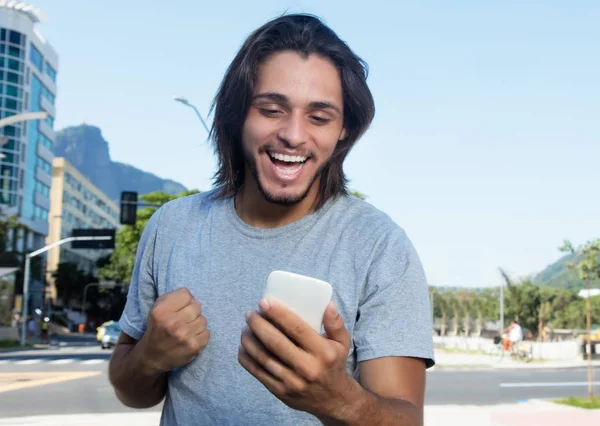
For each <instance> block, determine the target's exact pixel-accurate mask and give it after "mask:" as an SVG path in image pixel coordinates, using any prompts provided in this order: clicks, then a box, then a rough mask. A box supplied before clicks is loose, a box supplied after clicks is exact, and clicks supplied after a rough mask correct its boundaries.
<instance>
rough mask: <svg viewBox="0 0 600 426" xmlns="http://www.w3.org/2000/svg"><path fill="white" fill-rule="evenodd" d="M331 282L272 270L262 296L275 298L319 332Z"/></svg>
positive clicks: (331, 290)
mask: <svg viewBox="0 0 600 426" xmlns="http://www.w3.org/2000/svg"><path fill="white" fill-rule="evenodd" d="M332 293H333V289H332V287H331V284H329V283H327V282H325V281H322V280H319V279H316V278H312V277H307V276H304V275H300V274H295V273H292V272H286V271H273V272H271V273H270V274H269V276H268V278H267V284H266V287H265V291H264V295H263V297H264V298H265V299H269V298H271V299H275V300H276V301H278V302H280V303H282V304H283V305H285V306H286V307H287V308H288V309H290V310H292V311H293V312H294V313H295V314H296V315H298V316H299V317H300V318H302V319H303V320H304V321H306V322H307V323H308V324H309V325H310V326H311V327H312V328H313V330H315V331H316V332H317V333H320V332H321V326H322V324H323V315H324V314H325V310H326V309H327V305H328V304H329V302H330V301H331V296H332Z"/></svg>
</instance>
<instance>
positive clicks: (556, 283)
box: [533, 254, 600, 291]
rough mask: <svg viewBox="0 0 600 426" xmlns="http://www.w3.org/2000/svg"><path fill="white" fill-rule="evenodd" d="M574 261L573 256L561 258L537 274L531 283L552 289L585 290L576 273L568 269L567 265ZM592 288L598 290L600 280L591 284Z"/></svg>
mask: <svg viewBox="0 0 600 426" xmlns="http://www.w3.org/2000/svg"><path fill="white" fill-rule="evenodd" d="M574 259H575V255H574V254H568V255H566V256H563V257H561V258H560V259H558V260H557V261H556V262H554V263H552V264H550V265H548V266H547V267H546V268H545V269H544V270H543V271H541V272H540V273H538V274H537V275H536V276H535V277H534V278H533V281H534V282H535V283H537V284H541V285H546V286H548V287H554V288H568V289H572V290H575V291H579V290H581V289H584V288H585V282H583V281H582V280H581V279H579V276H578V275H577V273H576V272H575V271H573V270H571V269H569V268H568V266H567V265H568V263H569V262H572V261H573V260H574ZM591 287H592V288H600V280H594V281H592V282H591Z"/></svg>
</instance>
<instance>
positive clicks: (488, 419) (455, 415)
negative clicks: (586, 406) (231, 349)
mask: <svg viewBox="0 0 600 426" xmlns="http://www.w3.org/2000/svg"><path fill="white" fill-rule="evenodd" d="M159 421H160V413H159V412H139V413H123V414H76V415H59V416H39V417H22V418H15V419H0V426H42V425H44V426H75V425H77V426H104V425H107V424H115V425H127V426H157V425H158V424H159ZM569 424H572V425H577V426H597V425H599V424H600V410H583V409H578V408H573V407H568V406H563V405H557V404H552V403H549V402H545V401H529V402H527V403H522V404H511V405H494V406H469V405H467V406H461V405H450V406H443V405H440V406H427V407H425V426H449V425H457V426H533V425H544V426H564V425H569Z"/></svg>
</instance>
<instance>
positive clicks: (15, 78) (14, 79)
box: [6, 71, 21, 84]
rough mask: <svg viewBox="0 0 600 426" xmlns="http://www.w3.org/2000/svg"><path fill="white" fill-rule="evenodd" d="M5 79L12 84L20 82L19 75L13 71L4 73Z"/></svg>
mask: <svg viewBox="0 0 600 426" xmlns="http://www.w3.org/2000/svg"><path fill="white" fill-rule="evenodd" d="M6 80H7V81H8V82H9V83H14V84H21V76H20V75H19V74H17V73H14V72H10V71H9V72H7V73H6Z"/></svg>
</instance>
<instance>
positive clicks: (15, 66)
mask: <svg viewBox="0 0 600 426" xmlns="http://www.w3.org/2000/svg"><path fill="white" fill-rule="evenodd" d="M8 68H9V69H11V70H14V71H21V61H17V60H16V59H9V60H8Z"/></svg>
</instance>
